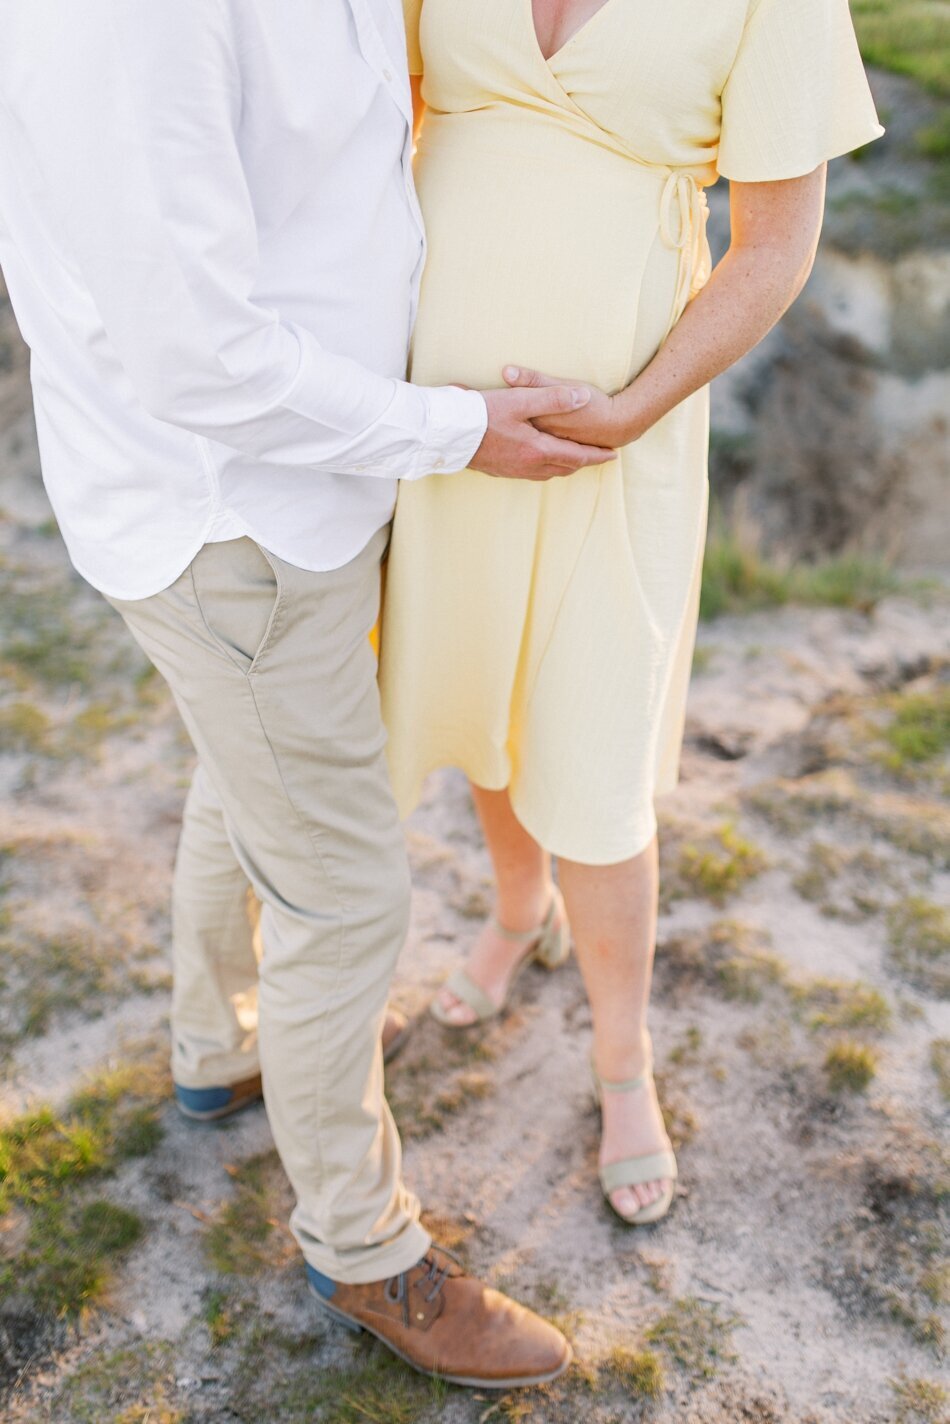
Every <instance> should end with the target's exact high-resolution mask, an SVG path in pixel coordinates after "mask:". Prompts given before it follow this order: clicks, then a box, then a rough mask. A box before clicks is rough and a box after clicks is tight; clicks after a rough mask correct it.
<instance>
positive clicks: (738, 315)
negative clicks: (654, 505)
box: [614, 164, 826, 440]
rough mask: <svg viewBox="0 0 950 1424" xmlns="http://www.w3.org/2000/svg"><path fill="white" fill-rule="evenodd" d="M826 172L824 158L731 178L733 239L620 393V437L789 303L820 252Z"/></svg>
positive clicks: (721, 367) (767, 326)
mask: <svg viewBox="0 0 950 1424" xmlns="http://www.w3.org/2000/svg"><path fill="white" fill-rule="evenodd" d="M825 177H826V170H825V165H824V164H822V165H821V166H820V167H819V168H816V169H815V171H814V172H813V173H809V174H806V175H804V176H803V177H801V178H793V179H786V180H781V181H777V182H772V183H733V184H732V187H731V191H730V213H731V219H732V245H731V246H730V248H729V251H728V252H727V253H726V255H725V257H724V258H723V259H722V261H721V262H720V263H719V264H718V266H717V267H716V269H715V271H714V272H713V274H712V276H711V277H710V279H709V281H708V282H707V284H706V286H705V287H704V288H703V290H702V291H701V292H700V293H699V295H698V296H697V297H695V298H694V299H693V301H691V302H690V303H689V305H688V306H687V308H686V310H685V311H684V313H683V315H682V317H681V318H680V320H679V322H678V323H677V324H676V326H675V327H674V328H673V330H672V331H671V332H670V335H669V337H668V338H667V340H666V341H665V342H664V343H663V345H662V347H661V348H660V350H659V351H658V352H657V354H656V356H655V357H654V358H653V360H652V361H651V362H650V364H649V365H648V366H647V367H645V369H644V370H643V371H641V373H640V375H639V376H637V378H636V380H634V381H633V382H632V383H631V385H629V386H628V387H627V389H626V390H625V391H622V392H620V394H619V395H618V396H616V397H615V398H614V406H615V411H616V415H617V420H618V427H619V432H620V435H621V437H625V438H626V439H627V440H636V439H637V438H638V436H640V435H642V434H643V433H644V431H646V430H649V429H650V427H651V425H654V424H655V423H656V422H657V421H658V420H659V419H660V418H661V417H662V416H664V415H666V414H667V412H668V411H670V410H672V409H673V407H674V406H676V405H678V404H679V403H680V401H682V400H685V399H686V397H687V396H690V395H692V394H693V392H694V391H698V390H699V389H700V388H701V387H702V386H705V385H706V384H707V383H708V382H709V381H711V380H712V379H713V378H714V377H715V376H718V375H721V374H722V372H723V371H725V370H727V369H728V367H730V366H731V365H733V363H734V362H736V361H738V360H739V358H740V357H741V356H744V355H745V354H746V352H748V351H751V350H752V348H753V346H756V345H758V343H759V342H760V341H761V340H762V338H763V336H765V335H766V334H767V333H768V332H769V331H771V329H772V327H773V326H774V325H775V323H776V322H777V321H778V320H779V318H780V317H781V316H783V315H784V313H785V312H786V311H787V310H788V308H789V307H790V306H791V304H792V302H793V301H794V300H795V298H796V297H797V296H798V294H799V292H800V291H801V289H802V287H803V286H804V285H805V282H806V280H807V278H808V274H809V272H810V271H811V267H812V263H813V262H814V259H815V250H816V248H817V246H818V237H819V234H820V232H821V218H822V213H823V211H824V205H825Z"/></svg>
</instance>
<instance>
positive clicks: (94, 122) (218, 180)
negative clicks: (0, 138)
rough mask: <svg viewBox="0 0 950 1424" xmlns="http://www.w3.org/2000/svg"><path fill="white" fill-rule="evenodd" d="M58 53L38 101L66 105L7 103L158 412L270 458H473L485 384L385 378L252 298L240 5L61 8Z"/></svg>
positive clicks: (445, 461)
mask: <svg viewBox="0 0 950 1424" xmlns="http://www.w3.org/2000/svg"><path fill="white" fill-rule="evenodd" d="M31 3H33V0H31ZM36 3H42V0H36ZM47 63H48V68H47V71H46V73H45V75H44V79H43V84H42V85H38V86H37V91H38V92H37V97H36V98H35V99H34V100H33V101H32V102H33V103H34V105H35V103H37V102H41V101H42V91H43V90H46V91H47V92H50V88H49V86H50V85H52V84H55V86H56V92H57V103H56V104H55V106H53V111H52V112H50V110H49V108H48V109H47V111H46V112H45V113H44V114H43V115H42V116H40V115H37V118H38V120H40V121H38V122H36V123H35V124H30V123H29V122H25V121H23V116H24V115H29V113H30V110H31V97H30V95H29V94H27V93H24V94H21V95H18V96H16V102H15V103H14V104H13V105H11V110H12V112H15V113H16V114H17V115H18V118H20V120H21V137H22V142H23V144H24V145H25V146H26V147H27V149H28V150H29V151H30V152H31V157H32V161H33V165H34V167H35V173H36V179H37V182H39V183H41V184H43V185H44V186H45V187H46V188H47V189H48V190H49V193H50V195H51V197H52V200H53V201H54V202H55V204H56V206H57V210H58V212H59V214H60V220H61V222H62V225H63V228H64V230H65V231H66V233H67V234H68V238H69V250H70V253H71V254H72V257H73V259H74V261H75V263H76V264H77V267H78V268H79V274H80V276H81V278H82V280H83V281H84V282H85V284H86V285H87V287H88V289H89V292H90V293H91V296H92V300H93V301H94V302H95V305H96V309H97V312H98V315H99V319H100V321H101V323H102V326H103V328H104V330H105V333H106V335H107V337H108V340H109V341H110V343H111V344H112V346H113V348H114V351H115V353H116V356H117V358H118V360H119V362H120V364H121V366H122V368H123V370H124V372H125V374H126V376H127V377H128V379H129V381H130V382H131V384H132V387H133V388H134V391H135V393H136V396H137V397H138V399H139V400H140V402H141V404H142V405H143V406H144V408H145V409H146V410H147V411H148V412H149V413H150V414H151V415H153V416H154V417H156V418H157V419H160V420H162V421H166V422H168V423H169V424H172V425H176V426H179V427H182V428H184V429H186V430H189V431H191V432H193V433H194V434H196V435H200V436H203V437H206V438H207V439H210V440H214V441H217V442H219V443H222V444H224V445H227V446H230V447H231V448H233V449H235V450H237V451H239V452H241V453H242V454H247V455H252V456H254V457H256V458H258V459H261V460H266V461H268V462H276V463H278V464H284V465H292V466H310V467H313V468H314V469H322V470H328V471H333V472H335V473H342V474H360V475H370V476H372V475H376V476H382V477H386V478H407V477H408V478H414V477H418V476H420V475H425V474H427V473H429V472H430V470H446V471H449V470H453V469H461V468H463V467H464V466H465V465H467V464H468V462H469V460H470V458H471V457H472V455H473V454H474V452H475V450H476V449H477V447H478V445H479V444H480V442H481V440H482V437H483V435H484V432H485V429H486V425H487V410H486V407H485V402H484V400H483V399H482V397H481V396H479V395H478V394H477V393H475V392H470V391H462V390H459V389H456V388H451V387H450V388H438V389H432V388H421V387H420V388H417V387H412V386H410V385H408V384H407V383H405V382H402V381H398V380H394V379H392V378H390V377H386V376H382V375H379V374H377V373H374V372H372V371H370V370H368V369H366V368H365V367H363V366H361V365H360V364H359V363H357V362H355V361H353V360H350V359H349V358H347V357H344V356H340V355H337V354H335V353H333V352H330V351H327V350H326V349H324V347H323V346H322V345H321V344H320V341H319V340H318V338H317V336H316V335H315V333H313V332H312V331H309V330H306V329H304V328H303V327H301V326H299V325H294V324H291V323H287V322H282V321H281V319H280V317H279V315H278V313H277V312H276V311H275V310H273V309H271V308H269V307H267V306H265V305H262V304H261V303H259V302H258V301H256V300H255V299H254V295H253V293H254V289H255V277H256V273H257V265H258V263H257V228H256V222H255V215H254V208H253V204H252V201H251V195H250V193H249V191H248V187H247V182H246V179H245V174H244V171H243V168H242V164H241V159H240V154H239V150H238V145H237V139H236V130H237V125H238V124H239V122H240V115H241V106H242V103H243V102H244V96H243V95H242V90H241V83H240V73H239V66H238V58H237V50H236V40H235V36H234V34H233V33H232V22H231V18H230V11H229V7H228V6H226V5H224V4H221V3H218V0H202V3H201V4H195V3H194V0H161V4H155V3H153V0H123V3H122V4H116V3H115V0H85V3H84V5H83V21H82V24H81V25H79V26H73V25H70V26H60V25H57V24H56V23H55V18H54V16H53V13H52V10H51V17H50V30H49V45H48V52H47ZM104 76H106V77H105V78H104ZM315 82H318V80H317V79H316V78H315Z"/></svg>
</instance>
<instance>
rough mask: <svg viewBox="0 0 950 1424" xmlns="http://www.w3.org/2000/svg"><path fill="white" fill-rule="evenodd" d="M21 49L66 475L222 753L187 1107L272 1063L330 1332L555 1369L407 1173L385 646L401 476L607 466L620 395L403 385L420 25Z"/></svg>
mask: <svg viewBox="0 0 950 1424" xmlns="http://www.w3.org/2000/svg"><path fill="white" fill-rule="evenodd" d="M0 33H2V36H3V43H2V48H0V264H2V267H3V270H4V273H5V275H6V279H7V284H8V288H9V291H10V296H11V300H12V302H13V306H14V310H15V312H16V315H17V317H18V320H19V323H20V326H21V329H22V332H23V335H24V337H25V339H26V341H27V342H28V344H29V345H30V347H31V349H32V358H33V359H32V378H33V385H34V394H35V403H36V416H37V427H38V431H39V438H40V448H41V455H42V461H43V470H44V479H45V482H46V485H47V489H48V491H49V495H50V498H51V500H52V503H53V507H54V509H55V512H56V515H57V518H58V520H59V523H60V527H61V529H62V531H63V535H64V538H65V540H66V544H67V546H68V548H69V552H70V555H71V557H72V559H73V562H74V563H75V565H76V567H77V568H78V569H79V571H80V572H81V573H82V574H83V575H84V576H85V577H86V578H87V579H88V580H89V581H90V582H91V583H92V584H93V585H95V587H97V588H98V589H100V590H101V591H102V592H103V593H104V594H105V595H106V596H107V597H108V598H109V599H110V600H111V601H112V602H113V603H114V604H115V606H116V607H117V608H118V609H119V610H120V612H121V613H122V615H123V617H124V618H125V620H126V622H127V623H128V625H129V627H130V628H131V630H132V632H133V634H134V635H135V637H136V638H137V639H138V641H139V642H140V643H141V645H142V647H143V648H144V649H145V651H146V653H147V654H148V655H149V657H150V658H151V659H152V661H153V662H154V663H155V665H156V666H157V667H158V668H159V670H160V671H161V672H162V673H163V674H164V676H165V677H166V678H167V680H168V682H169V684H170V686H171V688H172V691H173V693H174V695H175V698H176V701H177V703H178V705H179V707H180V709H181V712H182V715H183V717H184V720H185V722H186V724H187V726H188V729H189V732H190V733H191V736H192V739H193V741H194V743H195V746H196V748H197V751H198V756H199V769H198V771H197V773H196V777H195V781H194V784H193V786H192V789H191V792H190V793H189V798H188V802H187V806H186V812H185V823H184V830H183V835H182V841H181V847H180V851H179V857H178V863H177V867H176V877H175V893H174V936H173V938H174V968H175V991H174V1002H173V1072H174V1077H175V1081H176V1091H177V1093H178V1097H179V1102H180V1104H181V1106H182V1107H183V1109H184V1110H185V1111H187V1112H190V1113H191V1114H192V1115H193V1116H198V1117H205V1118H207V1117H216V1116H222V1115H225V1114H227V1113H229V1112H232V1111H234V1110H236V1109H237V1108H238V1107H241V1106H243V1105H245V1104H246V1103H247V1102H249V1101H253V1100H254V1099H255V1098H256V1096H257V1095H258V1092H259V1087H260V1079H259V1078H258V1076H257V1074H258V1064H259V1068H260V1074H261V1075H262V1078H263V1091H264V1095H265V1097H266V1104H267V1111H268V1116H269V1119H270V1122H271V1126H272V1128H273V1133H274V1139H275V1142H276V1144H277V1147H278V1150H279V1152H280V1155H281V1159H282V1161H283V1163H284V1166H285V1168H286V1170H287V1173H288V1176H289V1178H290V1180H291V1183H292V1185H293V1187H294V1190H295V1193H296V1196H297V1205H296V1208H295V1211H294V1215H293V1219H292V1225H293V1228H294V1231H295V1234H296V1236H297V1239H298V1241H299V1242H300V1245H301V1248H302V1251H303V1254H304V1256H305V1258H306V1263H307V1271H308V1275H309V1279H310V1283H311V1285H312V1287H313V1289H314V1291H315V1292H316V1294H317V1295H318V1296H319V1298H320V1299H321V1300H322V1301H323V1302H324V1304H325V1305H326V1306H327V1308H328V1309H329V1310H331V1311H332V1312H334V1313H336V1314H337V1315H340V1316H343V1317H344V1318H345V1319H347V1320H348V1321H349V1322H350V1323H354V1322H355V1323H356V1324H358V1325H361V1326H363V1327H364V1328H367V1329H370V1330H371V1331H373V1332H374V1333H375V1334H377V1335H378V1336H379V1337H380V1338H382V1339H383V1340H385V1341H386V1343H388V1344H389V1345H390V1346H391V1347H392V1348H393V1349H395V1350H397V1351H398V1353H400V1354H401V1355H402V1356H403V1357H404V1358H406V1359H407V1360H408V1361H409V1362H410V1363H412V1364H414V1365H416V1366H417V1367H418V1368H420V1369H423V1370H430V1371H438V1372H439V1373H440V1374H442V1375H444V1376H447V1377H449V1378H454V1379H457V1380H460V1381H462V1382H466V1383H471V1384H479V1385H496V1386H499V1387H508V1386H510V1385H511V1384H519V1383H520V1384H529V1383H535V1382H538V1381H540V1380H543V1379H549V1378H553V1377H554V1376H555V1375H556V1374H558V1373H560V1372H561V1370H562V1369H564V1368H565V1367H566V1365H567V1363H568V1361H569V1358H570V1350H569V1347H568V1346H567V1344H566V1342H565V1341H564V1340H563V1338H562V1337H561V1336H560V1334H559V1333H558V1332H557V1331H555V1330H554V1329H553V1327H551V1326H549V1325H547V1324H546V1323H545V1322H543V1321H541V1320H539V1319H538V1318H537V1317H536V1316H533V1315H532V1314H531V1313H530V1312H527V1311H524V1310H522V1309H521V1308H520V1307H518V1306H515V1305H514V1304H513V1303H512V1302H510V1301H507V1300H506V1299H505V1298H504V1297H501V1296H499V1295H497V1294H496V1293H494V1292H491V1291H488V1290H487V1289H486V1288H485V1287H483V1286H482V1285H481V1283H480V1282H478V1281H475V1280H472V1279H471V1278H469V1277H466V1276H464V1275H463V1274H461V1273H460V1272H459V1271H458V1269H457V1267H456V1266H455V1265H454V1264H453V1263H452V1262H451V1260H450V1259H449V1258H447V1257H446V1256H445V1254H444V1253H443V1252H441V1251H440V1250H439V1248H438V1247H436V1246H434V1245H432V1243H431V1241H430V1238H429V1236H428V1234H427V1233H426V1232H425V1231H424V1229H423V1228H422V1226H421V1225H420V1222H419V1204H418V1202H417V1201H416V1199H415V1198H414V1197H413V1196H412V1195H411V1194H410V1193H409V1192H408V1191H407V1190H406V1189H405V1187H404V1186H403V1184H402V1180H401V1172H400V1149H399V1139H398V1135H397V1133H396V1130H395V1127H394V1124H393V1122H392V1118H391V1116H390V1114H389V1109H388V1107H387V1105H386V1102H385V1098H384V1096H383V1086H382V1059H381V1048H380V1034H381V1028H382V1024H383V1017H384V1013H385V1005H386V997H387V990H388V985H389V980H390V976H391V973H392V969H393V967H394V965H395V962H396V958H397V955H398V953H399V950H400V947H401V944H402V940H403V937H404V932H405V927H406V920H407V910H408V895H409V887H408V874H407V869H406V862H405V851H404V846H403V840H402V834H401V830H400V827H399V825H398V822H397V817H396V813H395V809H394V806H393V803H392V797H391V794H390V791H389V787H388V782H387V779H386V774H385V769H384V762H383V754H382V753H383V742H384V735H383V731H382V727H381V725H380V718H379V710H378V702H377V696H376V687H375V677H374V660H373V656H372V653H371V650H370V646H369V642H368V633H369V631H370V629H371V627H372V625H373V623H374V621H375V617H376V609H377V603H378V590H379V563H380V559H381V556H382V553H383V551H384V549H385V544H386V538H387V532H386V531H387V526H388V522H389V520H390V518H391V515H392V510H393V503H394V498H395V491H396V481H397V479H399V478H403V479H406V478H409V479H413V478H420V477H424V476H425V475H426V474H429V473H431V472H433V471H443V472H450V471H452V470H457V469H461V468H463V467H465V466H466V465H472V466H474V467H475V468H477V469H481V470H483V471H485V472H486V473H488V474H492V475H496V476H499V477H520V478H528V479H543V478H548V477H550V476H552V475H554V474H564V473H567V472H569V471H571V470H574V469H576V468H578V467H580V466H582V465H588V464H597V463H600V462H601V461H602V460H603V459H604V458H605V454H606V453H607V452H604V451H601V450H591V449H588V448H586V447H582V446H576V445H572V444H570V443H569V442H562V441H558V440H554V439H552V438H550V437H548V436H544V435H541V434H540V433H539V432H538V431H537V429H536V428H535V427H534V426H533V425H532V424H531V419H532V418H533V417H538V416H541V415H543V414H549V413H552V412H554V411H557V410H568V409H572V408H575V407H576V406H578V405H581V404H583V403H584V402H585V401H586V399H587V398H588V394H587V392H586V391H583V390H573V389H571V388H558V389H555V390H513V391H504V390H502V391H495V392H488V393H486V394H478V393H475V392H471V391H464V390H460V389H456V388H454V387H451V388H445V389H440V390H423V389H418V388H414V387H412V386H411V385H408V384H406V383H405V382H404V381H403V380H402V379H401V377H402V376H403V374H404V372H405V366H406V357H407V351H408V340H409V333H410V329H411V323H412V319H413V314H414V310H415V303H416V297H417V292H418V284H419V277H420V273H421V268H422V261H423V249H424V240H423V233H422V224H421V219H420V214H419V209H418V206H417V203H416V199H415V195H414V192H413V187H412V177H411V170H410V156H411V140H410V127H411V106H410V94H409V84H408V79H407V75H406V64H405V37H404V34H403V31H402V21H401V14H400V8H399V4H398V0H280V4H279V5H276V4H265V3H262V0H161V3H160V4H157V3H155V0H122V3H121V4H120V3H116V0H84V3H83V4H82V5H65V4H63V3H62V0H0ZM248 883H250V885H251V886H252V887H253V889H254V891H255V893H256V895H257V897H258V899H259V901H260V902H261V904H262V907H263V908H262V915H261V939H262V945H263V957H262V961H261V964H260V969H259V989H258V993H259V1025H258V1033H255V1032H254V1031H252V1030H251V1031H249V1030H248V1027H247V1025H246V1023H242V1022H241V1020H240V1018H239V1016H238V1007H237V1005H238V1001H239V999H240V997H241V994H242V991H244V990H247V989H248V988H250V987H251V985H252V984H253V982H254V981H255V979H256V978H257V974H258V966H257V964H256V960H255V956H254V953H253V949H252V946H251V941H250V930H249V926H248V923H247V917H246V914H245V913H244V901H245V897H246V889H247V885H248Z"/></svg>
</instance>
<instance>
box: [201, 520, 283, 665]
mask: <svg viewBox="0 0 950 1424" xmlns="http://www.w3.org/2000/svg"><path fill="white" fill-rule="evenodd" d="M190 572H191V586H192V591H193V593H194V598H195V604H196V606H197V609H198V612H199V614H200V615H201V619H202V622H203V623H204V626H205V628H206V629H207V630H208V633H209V634H210V636H211V637H212V638H213V639H214V641H215V643H216V644H217V645H218V647H219V648H220V649H221V651H222V652H223V653H224V654H225V656H226V657H228V658H230V660H231V662H233V663H234V665H235V666H236V667H238V668H239V669H240V670H241V672H243V673H245V674H248V673H251V672H253V670H254V668H255V667H256V666H257V664H258V662H259V661H260V659H261V658H262V657H263V655H264V653H265V651H266V649H267V647H268V645H269V643H270V641H271V639H272V637H273V635H274V630H275V627H276V624H277V618H278V613H279V611H280V605H281V599H282V596H283V588H282V584H281V577H280V569H279V565H278V563H277V561H276V560H274V559H272V558H271V557H270V555H268V554H267V553H266V552H265V550H263V549H262V548H261V547H260V545H259V544H256V543H255V542H254V540H253V539H229V540H227V541H226V542H225V543H221V544H206V545H205V546H204V548H203V549H201V550H200V551H199V553H198V554H197V555H196V556H195V559H194V561H193V563H192V565H191V571H190Z"/></svg>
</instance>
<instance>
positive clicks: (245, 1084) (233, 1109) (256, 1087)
mask: <svg viewBox="0 0 950 1424" xmlns="http://www.w3.org/2000/svg"><path fill="white" fill-rule="evenodd" d="M261 1096H262V1089H261V1075H260V1073H255V1074H254V1076H253V1077H252V1078H242V1079H241V1081H240V1083H231V1084H230V1085H229V1086H228V1087H226V1088H183V1087H182V1086H181V1084H180V1083H176V1084H175V1101H176V1102H177V1104H178V1111H179V1112H181V1113H184V1115H185V1117H189V1118H191V1119H192V1120H193V1121H194V1122H217V1121H218V1120H219V1119H220V1118H223V1117H232V1116H233V1114H234V1113H238V1112H243V1110H244V1109H245V1108H249V1107H251V1106H252V1105H253V1104H254V1103H259V1102H260V1100H261Z"/></svg>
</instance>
